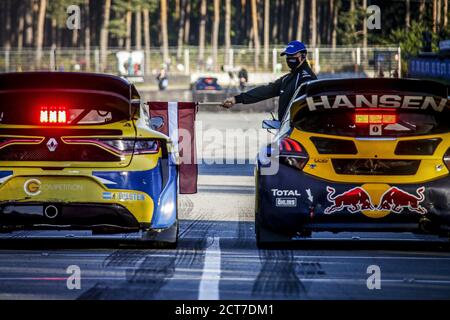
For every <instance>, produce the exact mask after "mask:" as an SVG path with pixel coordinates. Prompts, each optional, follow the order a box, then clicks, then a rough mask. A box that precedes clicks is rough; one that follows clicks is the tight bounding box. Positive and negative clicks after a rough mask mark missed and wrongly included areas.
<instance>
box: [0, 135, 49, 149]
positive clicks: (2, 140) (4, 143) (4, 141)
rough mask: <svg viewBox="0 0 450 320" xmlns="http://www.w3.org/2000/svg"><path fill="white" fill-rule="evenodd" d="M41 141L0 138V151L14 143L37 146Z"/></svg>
mask: <svg viewBox="0 0 450 320" xmlns="http://www.w3.org/2000/svg"><path fill="white" fill-rule="evenodd" d="M42 140H43V139H42V138H36V139H33V138H29V139H28V138H0V149H1V148H4V147H6V146H9V145H11V144H16V143H24V144H38V143H40V142H42Z"/></svg>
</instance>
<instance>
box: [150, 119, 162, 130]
mask: <svg viewBox="0 0 450 320" xmlns="http://www.w3.org/2000/svg"><path fill="white" fill-rule="evenodd" d="M163 125H164V119H163V118H162V117H153V118H150V126H151V127H152V129H154V130H158V129H160V128H161V127H162V126H163Z"/></svg>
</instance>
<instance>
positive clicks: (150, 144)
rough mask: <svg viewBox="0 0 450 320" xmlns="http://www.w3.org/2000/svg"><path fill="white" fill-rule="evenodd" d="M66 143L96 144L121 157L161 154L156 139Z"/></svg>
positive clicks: (70, 141) (82, 140)
mask: <svg viewBox="0 0 450 320" xmlns="http://www.w3.org/2000/svg"><path fill="white" fill-rule="evenodd" d="M64 142H66V143H69V144H71V143H76V144H94V145H97V146H100V147H102V148H104V149H107V150H109V151H111V152H114V153H116V154H121V155H128V154H132V153H133V151H134V154H155V153H158V152H159V141H158V140H155V139H138V140H135V139H64Z"/></svg>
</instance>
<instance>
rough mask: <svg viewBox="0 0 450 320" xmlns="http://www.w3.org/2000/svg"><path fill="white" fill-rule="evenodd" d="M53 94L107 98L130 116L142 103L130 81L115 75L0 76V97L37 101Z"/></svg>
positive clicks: (50, 73)
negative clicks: (40, 97) (27, 98)
mask: <svg viewBox="0 0 450 320" xmlns="http://www.w3.org/2000/svg"><path fill="white" fill-rule="evenodd" d="M52 94H55V95H56V98H54V100H56V99H57V97H58V95H60V94H61V95H65V96H67V97H69V98H71V99H77V100H78V99H82V97H81V96H82V95H83V94H86V95H90V96H98V97H105V99H107V100H109V101H111V102H110V103H111V107H114V108H116V109H118V110H120V111H121V112H123V113H125V114H127V115H128V116H130V117H131V116H132V115H133V114H134V113H135V112H136V110H137V109H136V108H137V107H139V103H140V96H139V93H138V92H137V90H136V87H135V86H134V85H133V84H132V83H130V82H129V81H128V80H125V79H123V78H120V77H117V76H113V75H108V74H97V73H83V72H23V73H22V72H21V73H0V96H2V97H5V98H8V99H14V98H16V99H18V98H20V97H22V98H24V99H25V98H26V97H25V96H28V97H30V99H36V98H38V97H39V96H43V97H47V96H51V95H52ZM77 95H78V96H79V97H77ZM2 100H3V99H2ZM112 101H116V103H113V102H112ZM55 103H58V101H55Z"/></svg>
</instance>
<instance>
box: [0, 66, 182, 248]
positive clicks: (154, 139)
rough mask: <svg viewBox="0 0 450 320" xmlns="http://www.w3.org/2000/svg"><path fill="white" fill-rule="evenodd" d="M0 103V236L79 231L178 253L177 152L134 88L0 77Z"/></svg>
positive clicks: (87, 77)
mask: <svg viewBox="0 0 450 320" xmlns="http://www.w3.org/2000/svg"><path fill="white" fill-rule="evenodd" d="M0 101H1V102H0V233H3V234H11V233H14V232H22V231H21V230H39V231H42V230H59V231H61V230H70V231H77V230H81V231H84V233H83V234H85V233H86V231H87V232H88V233H89V234H91V235H92V236H94V235H105V234H106V235H110V234H114V235H115V236H117V238H121V239H130V240H137V241H138V242H139V243H143V244H147V243H152V244H154V243H157V244H160V245H162V246H167V247H175V246H176V244H177V238H178V217H177V183H178V182H177V179H178V171H177V170H178V168H177V161H178V155H177V152H176V150H174V148H173V144H172V142H171V140H170V139H169V137H168V136H166V135H164V134H162V133H159V132H157V131H155V130H153V129H155V126H154V125H153V124H152V119H151V118H150V117H149V112H148V110H147V109H146V108H145V106H144V104H143V103H142V102H141V99H140V96H139V94H138V92H137V90H136V88H135V87H134V85H133V84H131V83H130V82H128V81H127V80H124V79H122V78H120V77H116V76H111V75H102V74H89V73H56V72H47V73H46V72H30V73H10V74H0ZM159 125H161V124H159Z"/></svg>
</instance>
